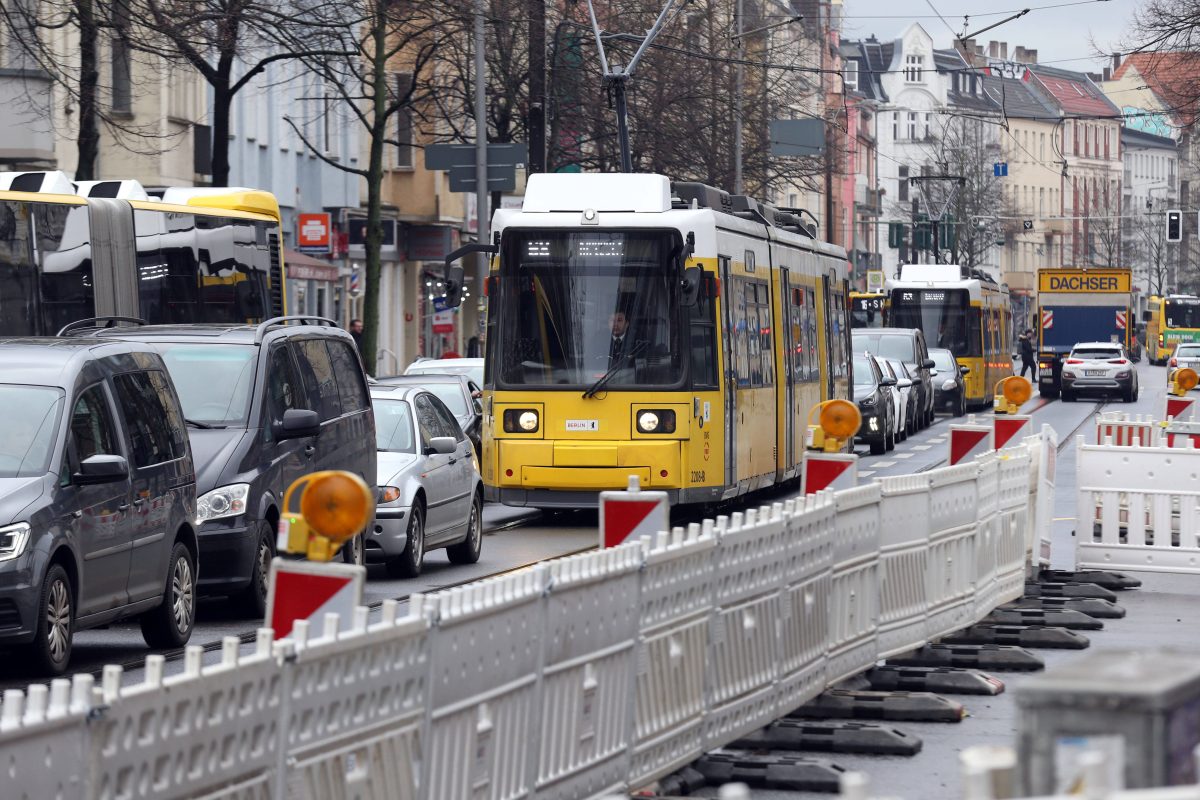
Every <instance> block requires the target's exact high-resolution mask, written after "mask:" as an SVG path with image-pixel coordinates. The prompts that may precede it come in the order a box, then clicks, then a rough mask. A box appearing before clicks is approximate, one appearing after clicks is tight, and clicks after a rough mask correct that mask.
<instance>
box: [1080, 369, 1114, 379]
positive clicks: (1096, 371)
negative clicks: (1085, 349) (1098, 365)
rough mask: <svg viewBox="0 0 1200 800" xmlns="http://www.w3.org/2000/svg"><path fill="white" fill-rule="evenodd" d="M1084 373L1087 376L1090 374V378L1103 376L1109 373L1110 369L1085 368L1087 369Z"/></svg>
mask: <svg viewBox="0 0 1200 800" xmlns="http://www.w3.org/2000/svg"><path fill="white" fill-rule="evenodd" d="M1083 374H1084V375H1087V376H1088V377H1090V378H1103V377H1104V376H1105V375H1107V374H1108V370H1104V369H1085V370H1084V371H1083Z"/></svg>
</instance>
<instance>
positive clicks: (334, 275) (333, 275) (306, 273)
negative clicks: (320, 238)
mask: <svg viewBox="0 0 1200 800" xmlns="http://www.w3.org/2000/svg"><path fill="white" fill-rule="evenodd" d="M287 275H288V280H293V281H328V282H330V283H333V282H335V281H337V279H338V268H337V267H334V266H328V267H318V266H316V265H315V264H288V268H287Z"/></svg>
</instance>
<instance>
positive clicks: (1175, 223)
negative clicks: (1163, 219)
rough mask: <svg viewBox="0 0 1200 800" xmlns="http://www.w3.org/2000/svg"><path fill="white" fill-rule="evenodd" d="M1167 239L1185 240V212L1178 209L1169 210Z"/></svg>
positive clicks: (1173, 240) (1171, 240) (1170, 240)
mask: <svg viewBox="0 0 1200 800" xmlns="http://www.w3.org/2000/svg"><path fill="white" fill-rule="evenodd" d="M1167 241H1168V242H1182V241H1183V212H1182V211H1180V210H1178V209H1173V210H1171V211H1168V212H1167Z"/></svg>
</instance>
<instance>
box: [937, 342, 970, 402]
mask: <svg viewBox="0 0 1200 800" xmlns="http://www.w3.org/2000/svg"><path fill="white" fill-rule="evenodd" d="M929 357H930V358H931V359H933V370H932V372H931V374H932V376H933V392H934V394H933V398H934V406H935V407H936V408H937V410H939V411H941V410H948V411H949V412H950V413H951V414H953V415H954V416H956V417H961V416H962V415H963V414H966V413H967V382H966V381H965V380H963V376H964V375H966V374H967V373H968V372H970V371H971V369H970V368H969V367H964V366H963V365H961V364H959V363H958V359H956V358H955V357H954V353H951V352H950V351H949V350H942V349H939V348H935V349H933V350H930V351H929Z"/></svg>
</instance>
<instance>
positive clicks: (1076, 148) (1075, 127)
mask: <svg viewBox="0 0 1200 800" xmlns="http://www.w3.org/2000/svg"><path fill="white" fill-rule="evenodd" d="M1071 131H1072V133H1074V135H1075V143H1074V146H1073V147H1072V149H1071V152H1073V153H1074V154H1075V155H1079V123H1078V122H1072V123H1071Z"/></svg>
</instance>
